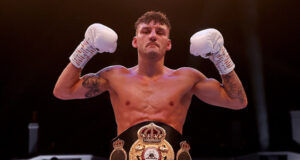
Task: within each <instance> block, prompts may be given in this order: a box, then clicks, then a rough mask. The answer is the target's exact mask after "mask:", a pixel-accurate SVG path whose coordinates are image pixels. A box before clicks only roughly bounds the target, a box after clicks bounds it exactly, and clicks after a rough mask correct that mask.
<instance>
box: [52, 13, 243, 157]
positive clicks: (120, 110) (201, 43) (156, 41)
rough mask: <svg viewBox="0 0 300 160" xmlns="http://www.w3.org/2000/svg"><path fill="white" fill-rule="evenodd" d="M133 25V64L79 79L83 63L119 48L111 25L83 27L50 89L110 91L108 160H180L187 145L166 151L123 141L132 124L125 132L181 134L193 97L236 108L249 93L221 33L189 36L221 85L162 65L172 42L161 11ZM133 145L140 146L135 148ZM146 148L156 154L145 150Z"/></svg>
mask: <svg viewBox="0 0 300 160" xmlns="http://www.w3.org/2000/svg"><path fill="white" fill-rule="evenodd" d="M135 28H136V33H135V34H136V35H135V37H134V38H133V40H132V46H133V47H134V48H137V52H138V64H137V65H136V66H134V67H131V68H126V67H124V66H121V65H116V66H109V67H106V68H104V69H102V70H100V71H99V72H97V73H90V74H87V75H84V76H82V77H80V76H81V71H82V69H83V67H84V66H85V64H86V63H87V62H88V61H89V60H90V59H91V58H92V57H93V56H94V55H95V54H96V53H102V52H111V53H112V52H114V51H115V50H116V46H117V38H118V37H117V34H116V33H115V32H114V31H113V30H112V29H110V28H108V27H106V26H104V25H102V24H93V25H91V26H90V27H89V28H88V29H87V31H86V33H85V39H84V40H83V41H82V42H81V44H80V45H79V46H78V47H77V48H76V50H75V51H74V53H73V54H72V55H71V56H70V63H69V64H68V65H67V67H66V68H65V69H64V71H63V72H62V74H61V75H60V77H59V79H58V81H57V83H56V85H55V88H54V91H53V93H54V95H55V96H56V97H57V98H60V99H64V100H67V99H84V98H90V97H94V96H97V95H100V94H101V93H103V92H105V91H108V92H109V95H110V99H111V103H112V107H113V110H114V114H115V119H116V123H117V131H118V139H117V140H118V141H115V142H114V143H115V144H114V151H115V152H112V154H111V157H110V158H111V159H127V157H128V158H129V159H134V158H132V157H135V158H136V157H139V158H141V157H142V156H144V159H147V158H145V157H146V155H147V156H149V155H151V156H154V157H155V156H162V157H164V158H166V159H175V158H177V159H178V157H180V155H181V157H182V156H183V157H184V156H187V155H188V156H187V157H190V156H189V154H180V153H188V149H189V146H188V144H186V145H179V142H178V145H177V144H175V145H173V144H171V146H168V145H165V146H167V147H166V148H167V149H168V150H169V151H168V155H167V153H166V151H163V149H159V146H158V147H156V149H153V145H154V144H151V143H147V145H146V144H144V143H146V142H145V141H146V140H145V139H144V142H138V140H137V139H138V137H135V138H134V140H132V137H131V138H128V139H129V140H127V138H126V136H128V134H126V132H127V131H128V130H130V129H132V128H134V130H133V131H132V130H131V131H129V132H135V133H133V135H136V134H137V131H138V130H139V131H141V132H143V131H142V130H140V129H141V128H143V127H144V129H145V128H146V130H147V129H148V130H149V132H147V133H146V131H145V133H139V134H140V135H147V134H148V133H149V135H148V138H149V137H150V142H151V140H152V142H154V139H155V137H154V136H159V135H155V134H154V136H153V133H154V130H155V131H162V133H164V134H166V137H168V135H171V133H168V132H171V131H169V130H172V132H178V133H179V134H178V135H181V134H182V129H183V125H184V122H185V119H186V115H187V111H188V109H189V106H190V103H191V99H192V96H193V95H195V96H196V97H198V98H199V99H200V100H202V101H204V102H206V103H208V104H211V105H214V106H220V107H225V108H229V109H234V110H237V109H242V108H245V107H246V106H247V97H246V94H245V91H244V89H243V86H242V84H241V82H240V80H239V78H238V76H237V74H236V73H235V71H234V67H235V65H234V63H233V62H232V60H231V58H230V56H229V55H228V53H227V51H226V49H225V48H224V45H223V43H224V41H223V37H222V35H221V33H220V32H218V31H217V30H215V29H206V30H202V31H199V32H197V33H195V34H194V35H193V36H192V37H191V39H190V42H191V46H190V52H191V54H193V55H195V56H199V55H200V56H201V57H203V58H208V59H210V60H211V61H212V62H213V63H214V64H215V66H216V68H217V69H218V71H219V73H220V75H221V78H222V83H220V82H218V81H217V80H215V79H212V78H207V77H206V76H205V75H204V74H202V73H201V72H199V71H198V70H196V69H193V68H189V67H182V68H179V69H171V68H168V67H166V66H165V65H164V58H165V54H166V52H167V51H169V50H171V47H172V45H171V40H170V39H169V34H170V29H171V26H170V23H169V20H168V19H167V17H166V16H165V15H164V14H163V13H161V12H154V11H150V12H146V13H145V14H144V15H143V16H141V17H140V18H139V19H138V20H137V22H136V24H135ZM142 122H143V123H142ZM144 122H157V123H154V125H152V126H149V124H150V123H144ZM138 124H143V125H138ZM146 124H147V125H146ZM135 126H138V127H135ZM166 126H167V128H165V127H166ZM160 127H162V128H160ZM169 128H171V129H169ZM165 130H167V131H165ZM150 131H151V132H150ZM165 132H166V133H165ZM150 133H151V134H150ZM155 133H156V132H155ZM176 134H177V133H176ZM121 135H125V136H121ZM129 135H132V133H131V134H129ZM151 136H153V137H151ZM120 137H122V138H120ZM146 137H147V136H146ZM175 137H176V136H175ZM139 138H140V137H139ZM144 138H145V137H144ZM151 138H152V139H151ZM172 139H175V138H172V137H171V138H169V140H168V138H166V140H167V141H172ZM148 140H149V139H148ZM166 140H162V141H166ZM133 143H134V144H136V145H137V144H139V146H143V147H142V148H141V149H140V150H139V149H138V148H139V147H137V146H133ZM170 143H173V142H170ZM175 143H177V142H175ZM167 144H169V143H167ZM181 144H182V143H181ZM124 145H125V146H124ZM149 145H150V146H152V147H149ZM176 145H177V146H176ZM123 146H124V149H123ZM134 147H135V149H134ZM147 147H148V150H147ZM149 148H150V149H149ZM151 148H152V150H151ZM154 148H155V147H154ZM179 148H180V151H181V152H180V153H179ZM116 151H121V152H116ZM147 151H149V153H157V154H147V153H148V152H147ZM113 153H114V154H113ZM176 153H177V154H176ZM175 154H176V157H175V156H174V155H175ZM116 157H117V158H116ZM139 158H137V159H139ZM150 158H151V157H150ZM152 158H153V157H152ZM179 159H180V158H179Z"/></svg>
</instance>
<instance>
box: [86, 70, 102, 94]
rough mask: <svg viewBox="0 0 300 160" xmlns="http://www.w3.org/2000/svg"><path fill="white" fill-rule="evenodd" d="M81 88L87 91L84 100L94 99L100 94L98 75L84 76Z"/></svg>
mask: <svg viewBox="0 0 300 160" xmlns="http://www.w3.org/2000/svg"><path fill="white" fill-rule="evenodd" d="M82 86H83V87H85V88H88V89H89V90H88V92H87V93H86V94H85V97H86V98H90V97H95V96H97V95H99V94H100V93H101V92H100V90H99V86H100V80H99V75H97V74H88V75H86V76H84V77H83V82H82Z"/></svg>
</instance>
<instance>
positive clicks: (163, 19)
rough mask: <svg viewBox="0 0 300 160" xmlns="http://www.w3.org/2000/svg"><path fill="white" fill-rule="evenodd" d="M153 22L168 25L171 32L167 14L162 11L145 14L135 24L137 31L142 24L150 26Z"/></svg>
mask: <svg viewBox="0 0 300 160" xmlns="http://www.w3.org/2000/svg"><path fill="white" fill-rule="evenodd" d="M151 21H154V23H160V24H161V25H166V26H167V27H168V28H169V30H171V24H170V21H169V19H168V18H167V16H166V14H164V13H162V12H160V11H148V12H146V13H144V14H143V15H142V16H141V17H140V18H139V19H138V20H137V21H136V22H135V24H134V27H135V30H136V29H137V27H138V25H139V24H141V23H146V24H149V23H150V22H151Z"/></svg>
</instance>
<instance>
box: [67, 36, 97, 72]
mask: <svg viewBox="0 0 300 160" xmlns="http://www.w3.org/2000/svg"><path fill="white" fill-rule="evenodd" d="M96 53H97V49H96V48H94V47H92V45H90V44H89V43H88V41H87V40H83V41H82V42H81V43H80V44H79V45H78V46H77V48H76V49H75V51H74V52H73V54H72V55H71V56H70V57H69V59H70V61H71V63H72V64H73V65H74V66H75V67H77V68H81V69H82V68H83V67H84V66H85V64H86V63H87V62H88V61H89V60H90V59H91V58H92V57H93V56H94V55H95V54H96Z"/></svg>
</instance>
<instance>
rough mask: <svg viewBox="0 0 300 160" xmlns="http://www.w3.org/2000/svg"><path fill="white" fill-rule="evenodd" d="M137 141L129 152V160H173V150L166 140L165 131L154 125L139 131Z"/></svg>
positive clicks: (151, 124)
mask: <svg viewBox="0 0 300 160" xmlns="http://www.w3.org/2000/svg"><path fill="white" fill-rule="evenodd" d="M137 136H138V140H136V141H135V142H134V144H133V145H132V146H131V148H130V151H129V159H130V160H165V159H166V160H173V159H174V150H173V148H172V146H171V145H170V144H169V142H168V141H166V140H165V138H166V131H165V130H164V129H163V128H162V127H159V126H157V125H155V124H154V123H150V124H148V125H146V126H143V127H142V128H140V129H139V131H138V133H137Z"/></svg>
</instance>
